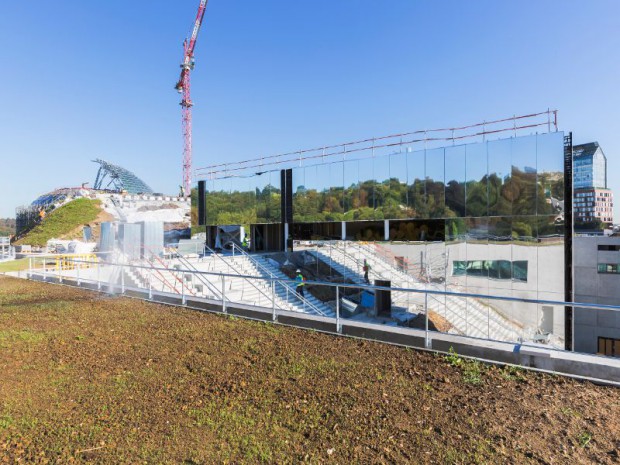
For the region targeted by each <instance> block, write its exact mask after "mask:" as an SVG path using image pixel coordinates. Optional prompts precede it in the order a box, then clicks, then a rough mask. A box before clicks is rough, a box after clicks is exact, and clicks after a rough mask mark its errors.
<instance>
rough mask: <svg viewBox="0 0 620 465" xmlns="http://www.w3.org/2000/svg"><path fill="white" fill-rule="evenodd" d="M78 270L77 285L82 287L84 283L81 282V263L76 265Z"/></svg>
mask: <svg viewBox="0 0 620 465" xmlns="http://www.w3.org/2000/svg"><path fill="white" fill-rule="evenodd" d="M76 270H77V285H78V287H80V286H81V284H82V283H81V282H80V264H79V263H78V264H77V265H76Z"/></svg>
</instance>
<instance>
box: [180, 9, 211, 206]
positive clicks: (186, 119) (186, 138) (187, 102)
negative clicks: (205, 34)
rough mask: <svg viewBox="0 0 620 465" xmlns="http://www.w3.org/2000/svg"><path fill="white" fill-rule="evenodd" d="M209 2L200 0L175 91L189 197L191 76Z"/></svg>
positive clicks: (185, 182)
mask: <svg viewBox="0 0 620 465" xmlns="http://www.w3.org/2000/svg"><path fill="white" fill-rule="evenodd" d="M207 2H208V0H200V6H199V7H198V13H197V14H196V21H195V22H194V28H193V30H192V35H191V37H190V38H189V40H188V39H185V41H184V42H183V62H182V63H181V76H180V77H179V80H178V82H177V84H176V86H175V89H176V90H177V91H178V92H179V93H180V94H181V103H180V105H181V120H182V125H183V184H182V187H183V195H184V196H185V197H188V196H189V195H190V192H191V188H192V106H193V105H194V104H193V102H192V98H191V80H190V74H191V71H192V70H193V69H194V65H195V60H194V48H195V47H196V39H198V31H200V26H201V25H202V20H203V18H204V15H205V10H206V8H207Z"/></svg>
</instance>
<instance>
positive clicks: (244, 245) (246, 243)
mask: <svg viewBox="0 0 620 465" xmlns="http://www.w3.org/2000/svg"><path fill="white" fill-rule="evenodd" d="M241 247H243V249H244V250H248V236H247V234H246V235H244V236H243V240H242V241H241Z"/></svg>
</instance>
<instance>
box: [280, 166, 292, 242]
mask: <svg viewBox="0 0 620 465" xmlns="http://www.w3.org/2000/svg"><path fill="white" fill-rule="evenodd" d="M280 214H281V218H282V220H281V221H282V239H283V240H282V242H283V244H282V246H283V250H287V248H290V249H292V248H293V244H292V243H290V244H289V240H288V237H285V227H284V225H285V224H288V227H289V235H290V234H291V228H292V226H293V170H292V169H286V170H280ZM291 242H292V241H291Z"/></svg>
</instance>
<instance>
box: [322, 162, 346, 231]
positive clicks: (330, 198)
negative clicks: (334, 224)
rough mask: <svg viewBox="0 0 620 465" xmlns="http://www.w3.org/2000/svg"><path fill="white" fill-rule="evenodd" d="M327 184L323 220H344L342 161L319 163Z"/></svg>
mask: <svg viewBox="0 0 620 465" xmlns="http://www.w3.org/2000/svg"><path fill="white" fill-rule="evenodd" d="M321 166H322V167H324V169H323V172H324V173H325V175H326V177H325V179H326V180H327V181H328V183H329V184H328V186H327V188H326V189H325V204H324V207H323V211H324V212H325V221H342V220H344V206H343V205H344V187H343V186H344V166H343V162H337V163H332V164H326V165H321Z"/></svg>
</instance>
